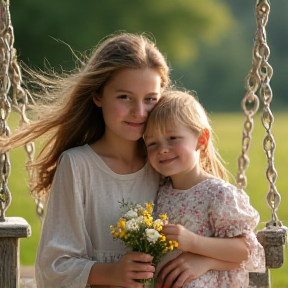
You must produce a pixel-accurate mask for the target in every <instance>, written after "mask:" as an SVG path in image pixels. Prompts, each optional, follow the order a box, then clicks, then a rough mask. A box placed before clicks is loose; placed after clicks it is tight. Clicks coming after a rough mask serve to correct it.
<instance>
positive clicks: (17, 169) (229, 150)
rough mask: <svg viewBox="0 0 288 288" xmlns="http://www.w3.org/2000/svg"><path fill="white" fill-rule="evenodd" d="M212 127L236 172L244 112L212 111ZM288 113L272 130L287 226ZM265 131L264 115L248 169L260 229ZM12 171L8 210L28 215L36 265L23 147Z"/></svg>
mask: <svg viewBox="0 0 288 288" xmlns="http://www.w3.org/2000/svg"><path fill="white" fill-rule="evenodd" d="M210 118H211V119H212V126H213V128H214V131H215V132H216V134H217V136H218V138H217V140H216V144H217V146H218V147H219V151H220V153H221V155H222V157H223V158H224V160H225V161H226V162H227V168H228V169H229V171H230V172H231V173H232V174H233V175H236V173H237V158H238V156H239V155H240V152H241V138H242V129H243V128H242V127H243V123H244V119H245V117H244V115H242V114H212V115H210ZM9 125H10V127H11V128H12V129H13V127H15V126H16V125H17V117H16V116H15V115H12V116H11V117H10V119H9ZM287 126H288V114H284V113H283V114H280V113H278V114H276V115H275V122H274V124H273V128H272V132H273V135H274V137H275V140H276V150H275V168H276V170H277V172H278V179H277V182H276V186H277V189H278V191H279V193H280V194H281V196H282V200H281V204H280V207H279V209H278V217H279V218H280V220H281V221H282V222H283V224H284V225H285V226H288V210H287V203H288V180H287V178H285V177H287V176H288V165H287V160H288V150H287V146H288V145H287V144H288V128H287ZM264 136H265V130H264V128H263V127H262V124H261V120H260V115H258V116H257V117H256V118H255V128H254V132H253V139H252V145H251V148H250V152H249V157H250V160H251V162H250V166H249V168H248V170H247V173H246V175H247V177H248V186H247V188H246V192H247V193H248V194H249V196H250V198H251V203H252V205H253V206H254V207H255V208H256V209H257V210H258V211H259V212H260V215H261V224H260V225H259V227H258V229H262V228H263V227H264V224H265V222H267V221H269V220H270V219H271V211H270V209H269V207H268V205H267V203H266V194H267V192H268V188H269V186H268V181H267V179H266V176H265V171H266V168H267V161H266V157H265V154H264V152H263V149H262V141H263V138H264ZM10 156H11V163H12V173H11V176H10V178H9V187H10V190H11V192H12V196H13V201H12V204H11V206H10V207H9V209H8V211H7V216H18V217H23V218H25V219H26V220H27V221H28V223H29V224H30V225H31V227H32V236H31V237H30V238H28V239H22V240H21V250H20V259H21V265H34V261H35V255H36V250H37V245H38V241H39V235H40V230H41V223H40V220H39V219H38V218H37V216H36V212H35V203H34V200H33V199H32V198H31V197H30V196H29V192H28V190H27V188H26V185H25V181H26V179H27V173H26V171H25V168H24V163H25V161H26V155H25V152H24V149H23V148H18V149H15V150H13V151H11V155H10ZM284 253H285V261H284V265H283V266H282V267H281V268H279V269H274V270H273V269H271V280H272V288H287V287H288V263H287V260H288V255H287V254H288V253H287V249H285V248H284Z"/></svg>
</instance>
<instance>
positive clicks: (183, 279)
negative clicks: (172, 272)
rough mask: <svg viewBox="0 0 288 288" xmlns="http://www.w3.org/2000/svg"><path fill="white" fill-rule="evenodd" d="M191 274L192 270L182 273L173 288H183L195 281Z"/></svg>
mask: <svg viewBox="0 0 288 288" xmlns="http://www.w3.org/2000/svg"><path fill="white" fill-rule="evenodd" d="M191 273H192V272H191V271H190V270H186V271H182V273H181V274H180V275H179V277H178V278H177V279H176V281H175V282H174V284H173V286H172V287H171V288H178V287H183V286H184V285H187V284H189V283H190V282H191V281H192V280H193V279H194V276H193V275H191Z"/></svg>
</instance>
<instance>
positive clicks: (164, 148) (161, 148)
mask: <svg viewBox="0 0 288 288" xmlns="http://www.w3.org/2000/svg"><path fill="white" fill-rule="evenodd" d="M168 152H169V147H168V146H167V145H166V144H164V143H163V144H161V145H159V148H158V154H160V155H162V154H166V153H168Z"/></svg>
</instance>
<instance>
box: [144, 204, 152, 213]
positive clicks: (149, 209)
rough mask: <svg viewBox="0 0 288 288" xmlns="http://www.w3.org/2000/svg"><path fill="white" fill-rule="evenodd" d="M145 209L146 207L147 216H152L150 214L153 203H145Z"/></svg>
mask: <svg viewBox="0 0 288 288" xmlns="http://www.w3.org/2000/svg"><path fill="white" fill-rule="evenodd" d="M145 207H146V209H147V211H148V213H149V214H152V212H153V203H152V202H150V203H146V204H145Z"/></svg>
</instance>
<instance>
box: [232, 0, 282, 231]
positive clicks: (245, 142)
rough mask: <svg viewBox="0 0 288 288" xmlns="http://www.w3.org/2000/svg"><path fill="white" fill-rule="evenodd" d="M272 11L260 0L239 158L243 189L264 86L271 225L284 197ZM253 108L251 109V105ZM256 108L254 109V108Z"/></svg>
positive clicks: (263, 99) (240, 179)
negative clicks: (277, 162) (277, 159)
mask: <svg viewBox="0 0 288 288" xmlns="http://www.w3.org/2000/svg"><path fill="white" fill-rule="evenodd" d="M269 13H270V4H269V1H268V0H257V2H256V22H257V32H256V35H255V39H254V48H253V61H252V69H251V70H250V72H249V74H248V76H247V78H246V91H247V92H246V95H245V96H244V98H243V100H242V108H243V110H244V113H245V115H246V121H245V123H244V129H243V137H242V153H241V155H240V157H239V158H238V174H237V184H238V187H239V188H245V187H246V185H247V178H246V176H245V170H246V169H247V168H248V166H249V161H250V160H249V157H248V155H247V152H248V150H249V147H250V143H251V140H252V136H251V133H252V130H253V126H254V123H253V116H254V115H255V113H256V112H257V111H258V109H259V98H258V97H257V96H256V92H257V90H258V89H260V91H259V93H260V97H261V99H262V101H263V104H264V108H263V114H262V119H261V120H262V124H263V126H264V128H265V130H266V136H265V138H264V140H263V149H264V151H265V153H266V157H267V161H268V168H267V170H266V178H267V180H268V182H269V186H270V187H269V191H268V193H267V195H266V200H267V203H268V206H269V207H270V209H271V210H272V220H271V221H270V222H268V223H267V226H271V225H272V226H281V225H282V224H281V222H280V221H279V220H278V217H277V214H276V210H277V209H278V207H279V204H280V201H281V196H280V194H279V193H278V191H277V189H276V186H275V182H276V179H277V172H276V170H275V167H274V150H275V147H276V143H275V140H274V137H273V135H272V132H271V128H272V124H273V121H274V117H273V114H272V112H271V109H270V103H271V100H272V95H273V93H272V89H271V87H270V80H271V78H272V75H273V69H272V67H271V65H270V64H269V63H268V58H269V56H270V49H269V46H268V44H267V40H266V29H265V27H266V24H267V22H268V17H269ZM248 107H250V108H248ZM251 107H252V108H251Z"/></svg>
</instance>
